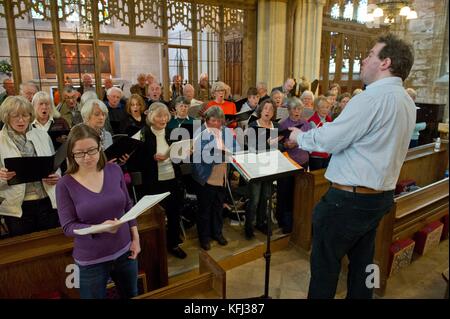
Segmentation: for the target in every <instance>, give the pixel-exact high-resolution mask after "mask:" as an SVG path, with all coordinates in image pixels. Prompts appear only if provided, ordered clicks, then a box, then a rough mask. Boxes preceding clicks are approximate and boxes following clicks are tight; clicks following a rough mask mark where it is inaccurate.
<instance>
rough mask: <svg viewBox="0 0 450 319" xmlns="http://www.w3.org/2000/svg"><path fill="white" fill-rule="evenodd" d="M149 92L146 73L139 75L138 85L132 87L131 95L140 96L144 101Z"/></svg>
mask: <svg viewBox="0 0 450 319" xmlns="http://www.w3.org/2000/svg"><path fill="white" fill-rule="evenodd" d="M147 91H148V88H147V81H146V75H145V74H144V73H139V75H138V76H137V83H136V84H134V85H133V86H131V88H130V92H131V94H139V95H140V96H141V97H142V98H143V99H145V97H146V95H147Z"/></svg>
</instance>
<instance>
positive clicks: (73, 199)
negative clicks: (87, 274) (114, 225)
mask: <svg viewBox="0 0 450 319" xmlns="http://www.w3.org/2000/svg"><path fill="white" fill-rule="evenodd" d="M103 171H104V173H103V187H102V190H101V191H100V193H95V192H92V191H90V190H89V189H87V188H86V187H84V186H83V185H81V184H80V183H79V182H78V181H76V180H75V179H74V178H73V177H72V176H70V175H65V176H63V177H62V178H61V179H60V180H59V181H58V184H57V185H56V203H57V206H58V215H59V221H60V223H61V226H62V228H63V231H64V234H65V235H66V236H68V237H74V238H75V243H74V248H73V257H74V259H75V261H76V262H77V263H78V264H79V265H82V266H85V265H92V264H97V263H101V262H105V261H110V260H114V259H116V258H118V257H119V256H121V255H122V254H124V253H126V252H127V251H128V250H129V248H130V244H131V230H130V228H131V227H132V226H136V225H137V223H136V220H131V221H129V222H128V223H126V224H123V225H122V226H121V227H120V228H119V229H118V231H117V232H116V233H115V234H111V233H99V234H93V235H83V236H81V235H76V234H75V233H74V230H75V229H81V228H86V227H89V226H92V225H97V224H101V223H103V222H104V221H105V220H108V219H109V220H113V219H114V218H117V219H119V218H120V217H122V216H123V215H124V214H125V213H126V212H127V211H128V210H129V209H131V207H132V206H133V203H132V201H131V199H130V196H129V194H128V190H127V187H126V184H125V180H124V177H123V174H122V170H121V169H120V167H119V166H118V165H117V164H109V163H108V164H106V166H105V168H104V169H103Z"/></svg>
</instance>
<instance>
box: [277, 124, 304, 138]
mask: <svg viewBox="0 0 450 319" xmlns="http://www.w3.org/2000/svg"><path fill="white" fill-rule="evenodd" d="M303 124H304V123H300V124H297V125H294V126H290V127H296V128H298V129H301V127H302V126H303ZM291 133H292V131H291V130H289V128H286V129H284V130H279V131H278V136H283V138H285V139H287V140H288V139H289V136H290V135H291Z"/></svg>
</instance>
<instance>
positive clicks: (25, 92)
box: [20, 81, 39, 102]
mask: <svg viewBox="0 0 450 319" xmlns="http://www.w3.org/2000/svg"><path fill="white" fill-rule="evenodd" d="M37 91H39V87H38V86H37V84H36V83H35V82H33V81H28V82H26V83H23V84H21V85H20V95H22V96H23V97H24V98H26V99H27V100H28V101H29V102H31V100H32V99H33V96H34V95H35V94H36V92H37Z"/></svg>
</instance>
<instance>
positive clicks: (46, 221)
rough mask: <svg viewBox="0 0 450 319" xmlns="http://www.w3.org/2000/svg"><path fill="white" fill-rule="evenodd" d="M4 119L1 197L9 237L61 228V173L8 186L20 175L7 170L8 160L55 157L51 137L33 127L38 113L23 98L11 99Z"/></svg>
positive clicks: (0, 152) (0, 149)
mask: <svg viewBox="0 0 450 319" xmlns="http://www.w3.org/2000/svg"><path fill="white" fill-rule="evenodd" d="M0 119H1V120H2V121H3V123H5V125H4V127H3V128H2V130H1V131H0V145H1V147H0V197H2V198H4V200H3V201H2V202H1V203H0V215H2V216H3V218H4V219H5V222H6V225H7V227H8V231H9V235H10V236H17V235H23V234H27V233H31V232H35V231H41V230H45V229H49V228H55V227H58V226H59V223H58V215H57V213H56V200H55V185H56V183H57V182H58V180H59V178H60V175H61V173H60V170H59V169H58V170H57V172H56V173H54V174H50V175H48V177H46V178H43V179H42V180H39V181H32V182H28V183H20V184H14V185H8V181H11V179H13V178H14V177H15V176H16V172H15V171H11V170H8V169H7V167H5V159H6V158H11V157H35V156H51V155H53V154H54V153H55V151H54V149H53V145H52V141H51V139H50V136H49V135H48V134H47V133H46V132H44V131H42V130H38V129H35V128H33V127H32V125H31V123H32V122H33V121H34V109H33V106H32V105H31V103H30V102H29V101H28V100H27V99H25V98H24V97H23V96H10V97H8V98H7V99H6V100H5V101H4V103H3V105H2V110H1V112H0ZM34 169H40V168H39V167H35V168H34Z"/></svg>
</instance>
